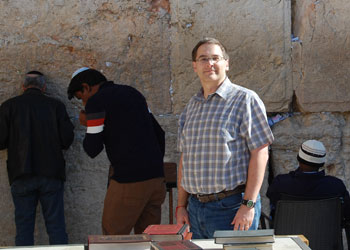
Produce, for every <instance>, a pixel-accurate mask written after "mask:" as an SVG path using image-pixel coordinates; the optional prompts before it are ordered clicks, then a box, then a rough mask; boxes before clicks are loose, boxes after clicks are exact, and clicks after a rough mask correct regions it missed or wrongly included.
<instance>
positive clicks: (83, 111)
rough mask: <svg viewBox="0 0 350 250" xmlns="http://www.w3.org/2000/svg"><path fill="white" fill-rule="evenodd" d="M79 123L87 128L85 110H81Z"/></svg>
mask: <svg viewBox="0 0 350 250" xmlns="http://www.w3.org/2000/svg"><path fill="white" fill-rule="evenodd" d="M79 121H80V124H81V125H83V126H85V127H86V126H87V122H86V113H85V110H80V113H79Z"/></svg>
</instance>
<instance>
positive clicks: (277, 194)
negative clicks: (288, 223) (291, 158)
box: [266, 140, 350, 226]
mask: <svg viewBox="0 0 350 250" xmlns="http://www.w3.org/2000/svg"><path fill="white" fill-rule="evenodd" d="M297 159H298V162H299V167H298V169H297V170H295V171H291V172H289V173H288V174H281V175H277V176H276V177H275V178H274V179H273V181H272V183H271V185H270V186H269V188H268V190H267V193H266V195H267V197H269V199H270V204H271V215H272V216H273V215H274V212H275V209H276V204H277V201H278V200H280V199H281V194H287V195H292V196H301V197H303V198H304V197H305V198H310V199H322V198H330V197H341V198H342V200H343V204H344V212H345V213H344V217H345V221H346V224H347V225H348V226H350V198H349V192H348V191H347V190H346V187H345V185H344V183H343V181H342V180H340V179H338V178H336V177H333V176H326V175H325V171H324V170H320V168H321V167H323V166H324V164H325V162H326V149H325V147H324V145H323V143H322V142H320V141H316V140H308V141H305V142H304V143H303V144H302V145H301V147H300V150H299V153H298V156H297Z"/></svg>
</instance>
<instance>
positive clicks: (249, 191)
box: [176, 38, 273, 238]
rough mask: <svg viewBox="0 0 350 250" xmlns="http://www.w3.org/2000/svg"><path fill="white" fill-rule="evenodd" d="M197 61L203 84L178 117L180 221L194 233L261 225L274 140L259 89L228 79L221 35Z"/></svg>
mask: <svg viewBox="0 0 350 250" xmlns="http://www.w3.org/2000/svg"><path fill="white" fill-rule="evenodd" d="M192 66H193V69H194V72H195V73H196V74H197V75H198V77H199V79H200V82H201V85H202V88H201V90H200V91H199V92H198V93H197V94H196V95H195V96H193V97H192V98H191V99H190V101H189V103H188V104H187V106H186V108H185V110H184V111H183V112H182V114H181V116H180V119H179V134H178V149H179V151H180V152H181V158H180V163H179V170H178V204H177V205H178V206H177V208H176V219H177V223H179V224H182V223H189V224H190V225H191V230H192V232H193V238H212V237H213V234H214V232H215V230H229V229H231V230H232V229H234V230H248V229H257V227H258V224H259V217H260V210H261V203H260V196H259V190H260V187H261V185H262V182H263V177H264V173H265V167H266V163H267V159H268V145H269V144H271V143H272V141H273V135H272V132H271V130H270V128H269V125H268V122H267V118H266V111H265V106H264V104H263V102H262V101H261V100H260V98H259V97H258V95H257V94H256V93H255V92H253V91H251V90H248V89H246V88H243V87H241V86H238V85H236V84H233V83H232V82H231V81H230V80H229V79H228V77H227V75H226V72H227V71H228V70H229V56H228V54H227V52H226V49H225V47H224V46H223V45H222V44H221V43H220V42H219V41H218V40H216V39H214V38H205V39H203V40H201V41H199V42H198V43H197V45H196V46H195V47H194V49H193V51H192Z"/></svg>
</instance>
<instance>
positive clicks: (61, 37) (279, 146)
mask: <svg viewBox="0 0 350 250" xmlns="http://www.w3.org/2000/svg"><path fill="white" fill-rule="evenodd" d="M349 10H350V3H349V2H348V1H347V0H332V1H331V0H318V1H316V0H305V1H298V0H292V1H291V0H187V1H181V0H85V1H81V0H77V1H68V0H46V1H43V0H11V1H9V0H3V1H0V27H1V29H0V58H1V62H2V63H1V64H0V86H1V88H0V103H2V102H3V101H5V100H6V99H8V98H10V97H12V96H14V95H17V94H20V93H21V90H20V89H21V82H22V78H23V74H24V73H25V72H27V71H29V70H33V69H37V70H40V71H42V72H43V73H45V74H46V75H47V77H48V93H49V94H50V95H52V96H56V97H57V98H59V99H60V100H62V101H63V102H64V103H65V104H66V105H67V109H68V112H69V115H70V117H71V119H72V121H73V122H74V125H75V134H76V137H75V140H74V143H73V145H72V147H71V148H70V149H69V150H68V151H67V152H66V153H65V156H66V160H67V182H66V185H65V211H66V222H67V230H68V234H69V238H70V242H71V243H85V242H86V239H87V235H88V234H100V233H101V229H100V228H101V227H100V224H101V213H102V207H103V199H104V194H105V189H106V176H107V174H106V173H107V168H108V160H107V159H106V156H105V154H104V153H103V154H100V155H99V156H98V157H97V158H96V159H93V160H91V159H89V158H88V157H87V155H86V154H85V153H84V150H83V148H82V145H81V143H82V139H83V136H84V131H85V128H84V127H82V126H80V125H79V122H78V120H77V117H78V112H79V110H80V108H81V104H80V102H78V101H76V100H73V101H68V99H67V97H66V89H67V85H68V83H69V80H70V75H71V74H72V72H73V71H74V70H76V69H77V68H79V67H82V66H89V67H94V68H96V69H98V70H101V71H102V72H103V73H104V74H105V75H106V76H107V78H108V79H110V80H114V81H116V82H119V83H124V84H128V85H131V86H133V87H135V88H137V89H138V90H140V91H141V92H142V93H143V94H144V95H145V97H146V98H147V100H148V103H149V106H150V108H151V110H152V111H153V113H154V114H155V115H156V118H157V119H158V121H159V122H160V123H161V125H162V126H163V128H164V129H165V130H166V156H165V161H172V162H177V161H178V157H179V153H178V152H177V151H176V133H177V119H178V115H179V114H180V113H181V111H182V110H183V108H184V106H185V105H186V103H187V102H188V100H189V98H190V97H191V96H192V95H193V94H194V93H196V92H197V90H198V89H199V87H200V84H199V81H198V79H197V77H196V75H195V74H194V73H193V70H192V68H191V50H192V48H193V47H194V45H195V44H196V42H197V41H198V40H199V39H201V38H203V37H205V36H212V37H216V38H218V39H219V40H220V41H222V42H223V44H225V46H226V47H227V48H228V53H229V55H230V71H229V73H228V74H229V77H230V78H231V80H232V81H234V82H235V83H237V84H240V85H242V86H245V87H248V88H251V89H253V90H255V91H256V92H257V93H258V94H259V95H260V96H261V98H262V99H263V101H264V103H265V105H266V108H267V111H268V112H269V115H271V116H274V115H275V114H276V113H285V112H290V114H293V115H292V116H291V117H289V118H288V119H286V120H284V121H281V122H279V123H276V124H275V125H273V127H272V129H273V132H274V134H275V138H276V140H275V142H274V143H273V145H272V146H271V164H270V168H269V169H270V170H273V173H274V174H278V173H285V172H288V171H290V170H291V169H294V168H295V166H296V164H297V162H296V154H297V150H298V147H299V146H300V144H301V143H302V142H303V141H305V140H307V139H311V138H313V139H319V140H321V141H322V142H324V144H325V146H326V148H327V149H328V151H329V154H328V156H327V164H326V165H327V167H326V171H327V173H329V174H331V175H335V176H337V177H339V178H341V179H343V180H344V182H345V183H346V185H347V187H348V188H349V187H350V170H349V164H350V162H349V160H350V158H349V151H350V121H349V118H350V117H349V113H348V112H349V110H350V105H349V101H350V98H349V97H350V91H349V90H350V89H349V88H350V87H349V84H348V78H349V77H348V74H347V72H346V71H347V69H348V68H349V66H350V65H349V62H350V60H349V57H350V54H349V53H350V52H349V51H350V50H349V49H350V39H349V29H347V24H348V22H349V21H350V20H349V17H348V15H347V13H348V12H349ZM266 176H267V175H266ZM267 185H268V183H267V179H266V181H265V182H264V185H263V188H262V192H261V194H262V196H263V201H264V203H263V205H264V209H265V211H267V210H266V209H267V208H268V202H267V200H266V198H264V193H265V192H266V188H267ZM0 190H1V191H2V194H3V195H2V196H1V198H0V199H1V203H0V211H1V214H3V218H2V219H1V222H0V225H1V226H0V236H1V237H0V245H13V244H14V241H13V237H14V235H15V226H14V217H13V205H12V201H11V195H10V189H9V185H8V180H7V172H6V152H5V151H0ZM167 202H168V201H166V202H165V203H164V206H163V208H164V210H163V211H164V212H163V217H162V220H163V223H167V222H168V214H167V211H168V203H167ZM37 215H38V219H37V222H38V223H37V227H36V231H35V234H36V244H47V243H48V241H47V236H46V233H45V226H44V224H43V219H42V216H41V213H40V208H39V209H38V212H37Z"/></svg>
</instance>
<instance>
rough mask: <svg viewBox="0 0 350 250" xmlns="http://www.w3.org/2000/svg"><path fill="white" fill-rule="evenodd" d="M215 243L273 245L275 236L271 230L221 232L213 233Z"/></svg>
mask: <svg viewBox="0 0 350 250" xmlns="http://www.w3.org/2000/svg"><path fill="white" fill-rule="evenodd" d="M214 239H215V243H217V244H232V243H273V242H275V235H274V230H273V229H262V230H248V231H238V230H221V231H215V232H214Z"/></svg>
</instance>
